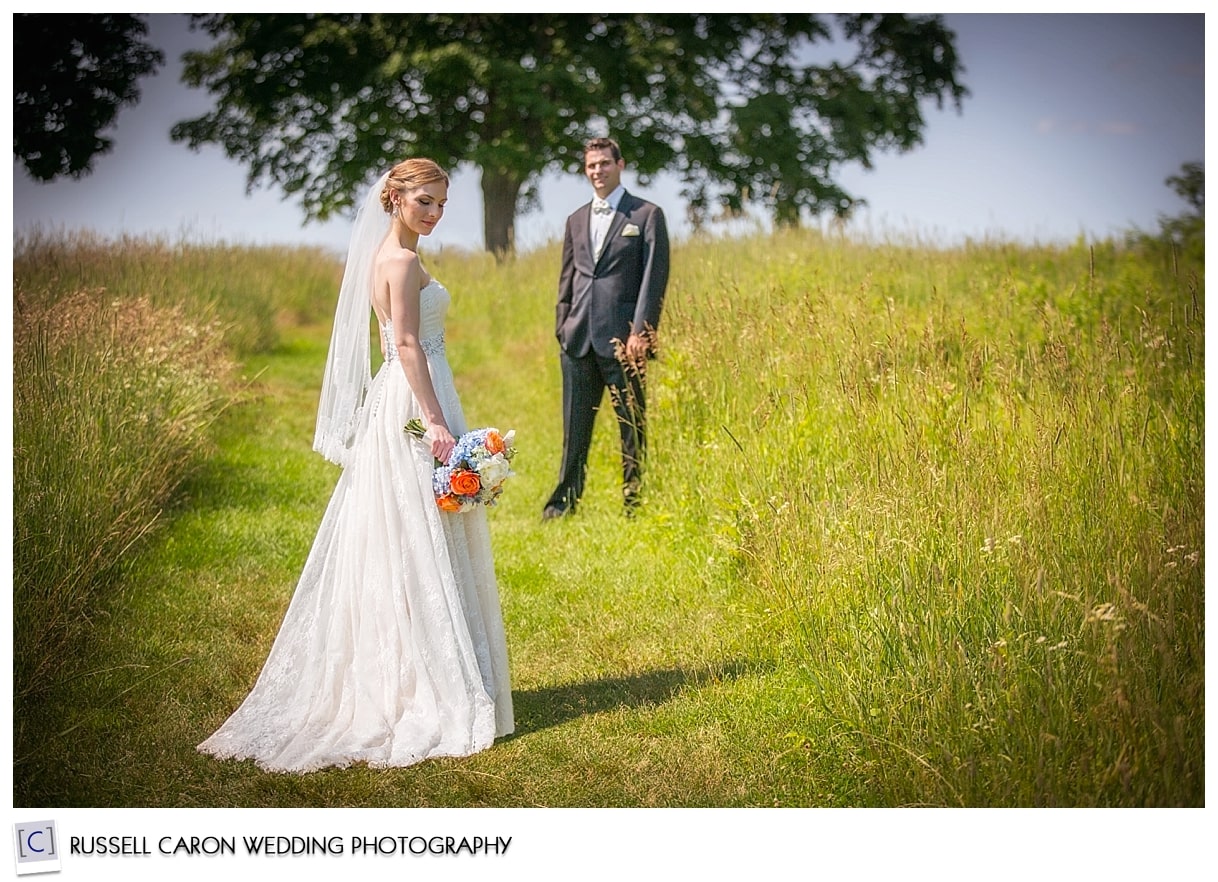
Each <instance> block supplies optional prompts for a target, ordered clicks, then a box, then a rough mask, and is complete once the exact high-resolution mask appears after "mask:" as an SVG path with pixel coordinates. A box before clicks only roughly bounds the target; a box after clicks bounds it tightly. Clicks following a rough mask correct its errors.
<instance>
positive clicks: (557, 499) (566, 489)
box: [546, 350, 646, 510]
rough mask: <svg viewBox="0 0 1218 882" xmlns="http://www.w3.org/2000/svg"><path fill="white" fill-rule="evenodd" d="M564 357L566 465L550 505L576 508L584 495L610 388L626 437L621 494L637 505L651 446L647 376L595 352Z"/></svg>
mask: <svg viewBox="0 0 1218 882" xmlns="http://www.w3.org/2000/svg"><path fill="white" fill-rule="evenodd" d="M559 358H560V360H561V362H562V411H563V413H562V424H563V451H562V466H561V470H560V472H559V475H558V486H557V487H556V488H555V489H554V492H553V494H551V496H550V499H549V501H548V502H547V503H546V505H547V507H549V506H553V507H555V508H559V509H564V510H569V509H574V508H575V506H576V504H577V503H578V502H579V499H580V497H581V496H582V495H583V492H584V478H585V475H586V473H587V470H588V450H589V448H590V447H591V446H592V429H593V424H594V422H595V419H596V413H597V411H598V410H599V409H600V406H601V402H602V401H603V400H604V395H605V390H606V389H608V390H609V398H610V401H611V403H612V405H613V411H614V414H615V415H616V417H617V423H618V431H619V433H620V435H621V443H622V494H623V497H624V499H625V502H626V503H627V505H630V504H633V503H634V502H635V501H636V497H637V495H638V491H639V485H640V483H641V480H642V474H643V457H644V453H645V450H646V405H645V402H644V399H643V385H644V384H643V376H642V375H641V374H640V373H639V372H637V371H635V370H633V369H626V368H624V367H623V365H622V363H621V362H619V361H618V360H617V359H615V358H605V357H604V356H602V355H597V354H596V352H595V351H592V350H589V352H588V354H587V355H585V356H583V357H579V358H576V357H573V356H570V355H568V354H567V353H566V352H565V351H562V350H560V353H559Z"/></svg>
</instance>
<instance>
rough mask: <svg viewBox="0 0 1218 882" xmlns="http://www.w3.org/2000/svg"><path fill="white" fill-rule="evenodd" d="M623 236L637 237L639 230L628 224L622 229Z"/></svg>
mask: <svg viewBox="0 0 1218 882" xmlns="http://www.w3.org/2000/svg"><path fill="white" fill-rule="evenodd" d="M622 235H623V236H637V235H639V228H638V227H636V226H635V225H634V224H626V226H624V227H622Z"/></svg>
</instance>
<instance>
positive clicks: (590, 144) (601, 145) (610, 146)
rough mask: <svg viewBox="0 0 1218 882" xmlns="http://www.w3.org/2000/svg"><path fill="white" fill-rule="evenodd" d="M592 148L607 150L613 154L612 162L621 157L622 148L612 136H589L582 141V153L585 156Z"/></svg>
mask: <svg viewBox="0 0 1218 882" xmlns="http://www.w3.org/2000/svg"><path fill="white" fill-rule="evenodd" d="M593 150H608V151H609V152H610V153H611V154H612V155H613V161H614V162H618V161H619V160H621V158H622V148H621V147H619V146H617V141H615V140H613V139H612V138H589V139H588V140H587V141H585V142H584V155H585V156H587V155H588V154H589V153H591V152H592V151H593Z"/></svg>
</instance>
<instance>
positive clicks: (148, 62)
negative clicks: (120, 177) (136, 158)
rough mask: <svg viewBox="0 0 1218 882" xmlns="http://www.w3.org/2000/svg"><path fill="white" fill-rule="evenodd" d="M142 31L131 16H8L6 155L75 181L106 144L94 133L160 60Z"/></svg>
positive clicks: (43, 176) (41, 174)
mask: <svg viewBox="0 0 1218 882" xmlns="http://www.w3.org/2000/svg"><path fill="white" fill-rule="evenodd" d="M147 32H148V27H147V25H145V24H144V22H143V21H142V20H141V19H140V18H138V17H137V16H134V15H122V14H109V13H108V14H94V15H89V14H82V15H75V14H73V15H49V14H22V15H14V16H13V154H14V156H16V157H17V158H18V159H20V160H21V161H22V163H24V164H25V167H26V169H27V170H28V171H29V173H30V174H31V175H32V176H33V177H35V178H37V179H38V180H40V181H50V180H53V179H54V178H57V177H60V176H63V175H67V176H70V177H74V178H79V177H83V176H84V175H86V174H88V173H89V172H90V171H92V169H93V160H94V159H95V158H96V157H97V156H99V155H101V154H104V153H106V152H108V151H109V150H110V149H111V147H113V142H112V141H111V140H110V139H109V138H107V137H104V136H103V135H102V133H103V132H104V131H105V130H106V129H107V128H109V127H110V126H111V124H113V122H114V120H115V118H116V117H117V116H118V112H119V110H120V109H121V108H122V107H123V106H124V105H126V104H134V103H135V102H136V101H138V100H139V96H140V90H139V88H138V87H137V82H138V80H139V78H140V77H142V76H144V75H146V74H150V73H152V72H153V71H155V70H156V68H157V67H158V66H159V65H161V64H162V63H163V62H164V60H165V56H164V54H163V53H162V52H161V51H160V50H159V49H154V48H153V47H152V46H150V45H149V44H148V43H147V41H146V40H145V35H146V34H147Z"/></svg>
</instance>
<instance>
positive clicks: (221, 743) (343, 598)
mask: <svg viewBox="0 0 1218 882" xmlns="http://www.w3.org/2000/svg"><path fill="white" fill-rule="evenodd" d="M448 303H449V295H448V291H447V290H445V288H444V287H443V286H442V285H440V284H439V283H438V282H435V281H432V282H430V283H429V284H428V285H427V286H426V287H425V288H423V290H422V292H421V293H420V311H421V316H420V327H419V338H420V341H421V343H422V347H423V350H424V352H425V353H426V355H427V363H428V366H429V368H430V371H431V378H432V383H433V385H434V386H435V391H436V395H437V397H438V398H439V400H440V405H441V407H442V409H443V411H444V416H445V418H446V419H447V421H448V426H449V429H450V430H451V431H452V433H453V435H454V436H457V437H459V436H460V435H461V433H463V432H465V431H466V430H467V429H468V426H467V425H466V423H465V417H464V414H463V413H462V411H461V403H460V401H459V399H458V398H457V391H456V387H455V386H454V384H453V375H452V370H451V369H450V368H449V366H448V360H447V358H446V356H445V352H444V317H445V314H446V312H447V309H448ZM381 338H382V345H383V350H384V352H385V353H386V360H385V363H384V365H383V366H382V367H381V369H380V370H379V372H378V373H377V374H376V376H375V377H373V379H372V384H371V386H370V387H369V389H368V393H367V397H366V399H365V403H364V407H363V410H362V412H361V414H360V421H359V428H358V430H357V432H356V434H355V441H354V448H353V452H352V457H351V460H350V462H349V463H348V465H347V467H346V468H345V469H344V470H343V472H342V475H341V477H340V478H339V481H338V485H337V486H336V487H335V489H334V495H333V496H332V497H331V499H330V504H329V506H328V507H327V509H326V513H325V516H324V518H323V519H322V522H321V527H320V529H319V530H318V532H317V537H316V539H315V540H314V542H313V548H312V550H311V551H310V552H309V556H308V559H307V560H306V561H305V566H304V570H303V572H302V573H301V576H300V582H299V584H298V585H297V587H296V593H295V595H294V596H293V597H292V601H291V603H290V605H289V606H288V610H287V613H286V614H285V616H284V619H283V624H282V625H281V627H280V629H279V634H278V636H277V637H276V638H275V642H274V645H273V646H272V647H271V652H270V656H269V657H268V658H267V661H266V664H265V666H264V667H263V669H262V673H261V674H260V675H259V676H258V680H257V682H256V683H255V684H254V688H253V690H252V691H251V692H250V694H249V696H248V697H247V698H246V699H245V701H244V703H242V705H241V706H240V707H239V708H237V710H236V711H235V712H234V713H233V715H232V716H231V717H229V718H228V720H227V721H226V722H225V723H224V725H222V726H221V727H220V728H219V730H217V731H216V732H215V734H213V735H212V736H211V737H210V738H208V739H207V740H206V741H204V742H203V743H202V744H200V745H199V750H200V751H203V752H204V753H209V754H212V755H214V756H217V757H221V758H238V759H247V758H248V759H253V760H254V761H255V762H256V763H257V764H258V765H259V766H260V767H262V768H263V769H266V770H269V771H280V772H307V771H311V770H314V769H320V768H323V767H326V766H346V765H349V764H351V763H354V762H361V761H362V762H367V763H368V764H369V765H371V766H406V765H410V764H412V763H417V762H419V761H421V760H424V759H428V758H431V757H439V756H466V755H468V754H471V753H475V752H477V751H479V750H482V749H484V748H486V747H489V746H490V745H491V743H492V742H493V741H494V739H495V738H496V736H502V735H507V734H509V733H510V732H511V731H512V730H513V725H514V724H513V717H512V696H511V690H510V686H509V680H508V666H507V646H506V641H505V638H504V630H503V619H502V614H501V612H500V606H499V595H498V588H497V586H496V582H495V570H494V561H493V559H492V556H491V546H490V535H489V532H488V529H487V521H486V512H485V510H484V509H482V508H479V509H477V510H474V511H469V512H463V513H454V514H449V513H446V512H442V511H441V510H440V509H439V508H438V507H437V506H436V503H435V498H434V496H433V492H432V485H431V473H432V459H431V456H430V452H429V449H428V447H427V445H426V444H425V443H424V442H422V441H421V440H419V439H417V438H414V437H412V436H410V435H408V434H407V433H406V432H404V431H403V428H402V427H403V426H404V425H405V424H406V422H407V421H408V420H410V419H412V418H414V417H419V418H420V419H421V418H422V411H421V410H420V408H419V405H418V403H417V401H416V400H415V397H414V394H413V392H412V391H411V389H410V385H409V383H408V382H407V381H406V375H405V372H404V371H403V370H402V367H401V364H400V363H399V361H398V358H397V350H396V348H395V346H394V337H393V329H392V327H391V326H390V324H388V323H384V324H382V326H381Z"/></svg>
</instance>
